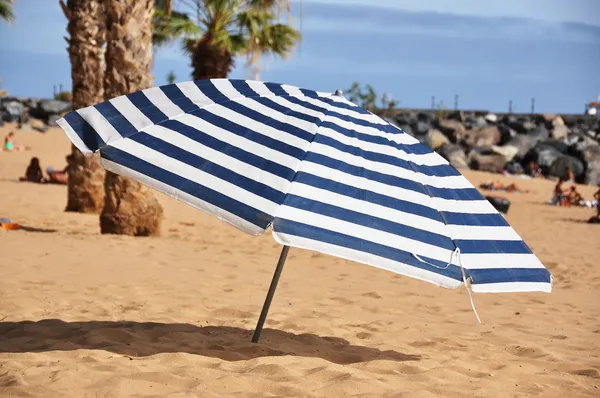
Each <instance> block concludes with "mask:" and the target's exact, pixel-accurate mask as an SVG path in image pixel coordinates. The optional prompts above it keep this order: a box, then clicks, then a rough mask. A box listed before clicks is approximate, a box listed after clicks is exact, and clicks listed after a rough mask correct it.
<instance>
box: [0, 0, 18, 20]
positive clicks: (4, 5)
mask: <svg viewBox="0 0 600 398" xmlns="http://www.w3.org/2000/svg"><path fill="white" fill-rule="evenodd" d="M13 3H14V0H0V18H2V19H4V20H5V21H6V22H8V23H10V22H12V20H13V19H15V14H14V13H13V10H12V5H13Z"/></svg>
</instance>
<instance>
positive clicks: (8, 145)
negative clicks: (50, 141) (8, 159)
mask: <svg viewBox="0 0 600 398" xmlns="http://www.w3.org/2000/svg"><path fill="white" fill-rule="evenodd" d="M2 149H3V150H4V151H6V152H14V151H26V150H28V149H30V148H29V147H28V146H23V145H18V144H16V143H15V133H14V132H12V131H11V132H10V133H8V134H7V135H6V137H4V146H3V147H2Z"/></svg>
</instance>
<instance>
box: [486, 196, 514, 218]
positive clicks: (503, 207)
mask: <svg viewBox="0 0 600 398" xmlns="http://www.w3.org/2000/svg"><path fill="white" fill-rule="evenodd" d="M485 198H486V199H487V201H488V202H490V203H491V205H492V206H494V208H495V209H496V210H498V211H499V212H500V213H502V214H506V213H508V209H509V208H510V201H509V200H508V199H506V198H503V197H501V196H497V195H489V196H486V197H485Z"/></svg>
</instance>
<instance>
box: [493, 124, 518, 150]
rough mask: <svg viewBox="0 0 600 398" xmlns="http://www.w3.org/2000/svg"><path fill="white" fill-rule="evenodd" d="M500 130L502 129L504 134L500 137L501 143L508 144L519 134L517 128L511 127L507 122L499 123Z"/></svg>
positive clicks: (501, 131) (501, 132)
mask: <svg viewBox="0 0 600 398" xmlns="http://www.w3.org/2000/svg"><path fill="white" fill-rule="evenodd" d="M498 131H500V134H501V135H502V138H501V139H500V144H501V145H504V144H506V143H507V142H508V141H510V140H511V139H512V138H514V137H516V136H517V135H518V134H517V132H516V131H515V130H513V129H511V128H510V127H508V125H506V124H498Z"/></svg>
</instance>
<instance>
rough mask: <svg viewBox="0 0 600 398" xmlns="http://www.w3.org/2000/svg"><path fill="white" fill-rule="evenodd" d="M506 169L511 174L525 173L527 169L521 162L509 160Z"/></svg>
mask: <svg viewBox="0 0 600 398" xmlns="http://www.w3.org/2000/svg"><path fill="white" fill-rule="evenodd" d="M504 170H506V171H508V172H509V173H511V174H524V173H525V170H524V169H523V166H522V165H521V163H519V162H516V161H512V162H508V163H507V164H506V166H504Z"/></svg>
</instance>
